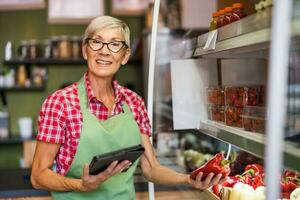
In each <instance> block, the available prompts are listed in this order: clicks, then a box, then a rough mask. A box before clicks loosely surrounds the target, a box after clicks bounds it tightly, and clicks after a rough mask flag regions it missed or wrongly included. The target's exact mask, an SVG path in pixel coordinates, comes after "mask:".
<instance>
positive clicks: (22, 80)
mask: <svg viewBox="0 0 300 200" xmlns="http://www.w3.org/2000/svg"><path fill="white" fill-rule="evenodd" d="M17 76H18V85H19V86H21V87H24V86H25V84H26V79H27V71H26V68H25V66H24V65H20V67H19V69H18V72H17Z"/></svg>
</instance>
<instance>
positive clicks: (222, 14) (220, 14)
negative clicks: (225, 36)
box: [217, 10, 226, 28]
mask: <svg viewBox="0 0 300 200" xmlns="http://www.w3.org/2000/svg"><path fill="white" fill-rule="evenodd" d="M225 13H226V12H225V10H220V11H219V17H218V20H217V28H220V27H222V26H224V24H223V20H224V15H225Z"/></svg>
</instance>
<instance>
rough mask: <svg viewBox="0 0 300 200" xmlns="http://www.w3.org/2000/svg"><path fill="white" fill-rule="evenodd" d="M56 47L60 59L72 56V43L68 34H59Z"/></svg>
mask: <svg viewBox="0 0 300 200" xmlns="http://www.w3.org/2000/svg"><path fill="white" fill-rule="evenodd" d="M58 49H59V58H60V59H70V58H71V57H72V43H71V40H70V39H69V37H68V36H66V35H63V36H61V38H60V41H59V42H58Z"/></svg>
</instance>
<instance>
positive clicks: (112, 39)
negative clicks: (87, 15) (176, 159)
mask: <svg viewBox="0 0 300 200" xmlns="http://www.w3.org/2000/svg"><path fill="white" fill-rule="evenodd" d="M129 34H130V33H129V28H128V26H127V25H126V24H125V23H124V22H122V21H120V20H118V19H116V18H113V17H109V16H100V17H97V18H95V19H94V20H92V21H91V23H90V24H89V25H88V27H87V29H86V31H85V34H84V39H83V45H82V52H83V57H84V59H86V60H87V64H88V70H87V72H86V73H85V74H84V75H83V77H82V78H81V80H79V81H78V82H76V83H73V84H72V85H70V86H68V87H66V88H64V89H60V90H57V91H56V92H54V93H53V94H52V95H50V96H49V97H48V98H47V99H46V100H45V102H44V103H43V105H42V108H41V111H40V115H39V133H38V135H37V138H36V139H37V146H36V151H35V155H34V161H33V165H32V175H31V182H32V185H33V186H34V187H35V188H43V189H47V190H50V191H52V197H53V198H54V199H60V200H64V199H103V200H123V199H135V190H134V184H133V173H134V170H135V168H136V166H137V164H138V162H135V163H133V164H132V166H131V167H130V168H129V170H127V171H126V172H123V173H120V172H122V171H123V170H124V169H127V168H128V167H129V166H130V165H131V163H129V161H126V160H125V161H122V162H118V161H114V162H112V163H111V164H110V165H109V166H108V167H107V169H106V170H104V171H103V172H100V173H99V174H97V175H89V167H88V163H90V161H91V159H92V157H93V156H94V155H98V154H101V153H105V152H110V151H114V150H117V149H121V148H125V147H129V146H133V145H137V144H142V145H143V147H144V148H145V152H144V153H143V155H142V156H141V159H140V161H141V168H142V171H143V174H144V176H145V177H146V178H147V180H149V181H151V182H154V183H159V184H166V185H176V184H189V185H191V186H192V187H194V188H199V189H205V188H208V187H210V186H212V185H213V184H217V183H219V181H220V178H221V174H218V175H214V174H209V175H208V176H207V178H206V179H205V180H204V181H201V176H202V174H199V175H198V176H197V178H196V180H192V179H191V178H190V177H189V175H187V174H181V173H177V172H175V171H173V170H171V169H168V168H166V167H164V166H162V165H160V164H159V162H158V161H157V159H156V157H155V153H154V150H153V147H152V145H151V143H150V139H149V136H150V135H151V133H150V123H149V119H148V116H147V111H146V109H145V106H144V102H143V99H142V98H141V97H139V96H138V95H137V94H136V93H134V92H132V91H130V90H129V89H127V88H125V87H123V86H120V85H119V84H118V82H117V81H115V80H114V76H115V74H116V73H117V72H118V70H119V69H120V67H121V66H122V65H125V64H126V63H127V61H128V59H129V56H130V43H129ZM54 164H55V165H54ZM53 166H56V167H55V168H54V167H53Z"/></svg>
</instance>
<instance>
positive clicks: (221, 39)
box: [193, 8, 300, 58]
mask: <svg viewBox="0 0 300 200" xmlns="http://www.w3.org/2000/svg"><path fill="white" fill-rule="evenodd" d="M271 17H272V9H271V8H269V9H266V10H264V11H262V12H258V13H255V14H253V15H250V16H248V17H246V18H244V19H241V20H239V21H236V22H234V23H231V24H229V25H226V26H224V27H221V28H219V29H218V30H217V32H218V37H217V41H216V44H215V48H214V49H213V50H205V49H203V47H204V46H205V43H206V41H207V39H208V37H209V34H211V32H208V33H206V34H203V35H200V36H198V40H197V46H196V47H195V51H194V54H193V57H204V58H268V56H269V45H270V36H271V35H270V33H271V28H270V27H271ZM298 24H299V20H294V21H293V23H292V27H291V28H292V36H293V37H295V36H300V27H299V25H298Z"/></svg>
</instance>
